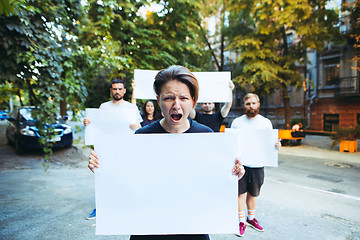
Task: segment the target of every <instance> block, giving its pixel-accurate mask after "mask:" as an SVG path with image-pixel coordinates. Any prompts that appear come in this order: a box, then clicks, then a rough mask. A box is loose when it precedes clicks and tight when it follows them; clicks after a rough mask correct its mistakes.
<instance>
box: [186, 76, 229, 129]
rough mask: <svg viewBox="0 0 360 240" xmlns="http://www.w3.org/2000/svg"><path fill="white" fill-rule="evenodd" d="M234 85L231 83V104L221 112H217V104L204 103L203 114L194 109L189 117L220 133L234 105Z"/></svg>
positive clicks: (225, 105) (225, 106) (226, 105)
mask: <svg viewBox="0 0 360 240" xmlns="http://www.w3.org/2000/svg"><path fill="white" fill-rule="evenodd" d="M234 87H235V86H234V83H233V82H232V81H230V82H229V88H230V90H231V97H230V102H226V103H225V104H224V106H223V107H222V108H221V110H220V111H218V112H215V103H202V105H201V107H202V110H203V112H202V113H200V112H197V111H195V109H193V110H192V111H191V112H190V115H189V117H190V118H191V119H194V120H195V121H197V122H198V123H201V124H204V125H206V126H208V127H210V128H211V129H212V130H213V131H214V132H219V131H220V127H221V124H222V123H223V121H224V119H225V118H226V117H227V115H228V114H229V111H230V108H231V105H232V98H233V97H232V91H233V89H234Z"/></svg>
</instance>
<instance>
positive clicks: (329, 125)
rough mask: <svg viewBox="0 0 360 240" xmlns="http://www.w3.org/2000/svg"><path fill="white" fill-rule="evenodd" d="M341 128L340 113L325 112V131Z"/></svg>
mask: <svg viewBox="0 0 360 240" xmlns="http://www.w3.org/2000/svg"><path fill="white" fill-rule="evenodd" d="M338 128H339V114H324V131H328V132H333V131H336V129H338Z"/></svg>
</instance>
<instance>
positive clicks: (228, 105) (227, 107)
mask: <svg viewBox="0 0 360 240" xmlns="http://www.w3.org/2000/svg"><path fill="white" fill-rule="evenodd" d="M229 87H230V89H231V97H230V102H227V103H225V104H224V106H223V107H222V108H221V110H220V112H221V116H222V117H223V118H226V117H227V115H228V114H229V112H230V109H231V105H232V100H233V94H232V92H233V90H234V87H235V85H234V83H233V82H232V81H230V82H229ZM194 118H195V117H194Z"/></svg>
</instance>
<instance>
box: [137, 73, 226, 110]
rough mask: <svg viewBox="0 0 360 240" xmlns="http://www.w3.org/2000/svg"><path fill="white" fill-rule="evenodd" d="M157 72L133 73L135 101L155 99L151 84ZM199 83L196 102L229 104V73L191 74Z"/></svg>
mask: <svg viewBox="0 0 360 240" xmlns="http://www.w3.org/2000/svg"><path fill="white" fill-rule="evenodd" d="M158 72H159V71H158V70H140V69H135V71H134V81H135V87H134V97H135V98H136V99H156V94H155V92H154V90H153V83H154V80H155V76H156V74H157V73H158ZM193 74H194V76H195V77H196V79H197V80H198V82H199V99H198V102H200V103H201V102H230V101H231V89H230V87H229V82H230V81H231V72H193Z"/></svg>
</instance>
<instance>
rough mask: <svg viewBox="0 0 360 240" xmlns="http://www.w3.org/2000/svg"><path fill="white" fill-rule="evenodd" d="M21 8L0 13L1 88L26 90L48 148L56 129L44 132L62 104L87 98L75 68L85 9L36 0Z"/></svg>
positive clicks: (59, 1)
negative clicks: (78, 37) (35, 110)
mask: <svg viewBox="0 0 360 240" xmlns="http://www.w3.org/2000/svg"><path fill="white" fill-rule="evenodd" d="M16 6H17V10H16V11H13V12H12V13H11V14H8V15H4V14H3V15H0V21H1V22H2V24H1V26H0V38H1V40H2V41H1V43H0V72H1V75H0V84H10V85H11V86H12V87H13V88H14V89H19V91H18V93H20V92H25V94H24V95H26V96H27V97H28V101H27V103H26V104H30V105H34V106H37V107H38V108H39V109H40V110H39V112H38V118H39V120H40V121H39V128H40V129H42V131H43V135H44V138H43V139H42V140H41V141H42V143H43V144H45V145H47V146H48V145H49V143H48V141H47V140H48V139H50V138H51V131H47V132H46V133H45V131H44V130H45V126H46V125H48V124H49V123H51V122H52V121H53V115H54V113H56V112H57V108H58V106H59V105H58V104H59V102H60V101H62V100H64V99H65V96H68V97H71V96H75V98H77V99H78V100H79V101H80V102H81V99H83V97H84V94H86V92H84V91H83V90H84V88H83V80H82V79H81V72H82V70H81V68H78V66H77V67H74V66H76V60H77V58H78V56H79V55H81V49H80V47H79V46H78V45H77V44H76V41H75V39H76V35H77V28H78V25H77V23H78V19H79V18H80V17H81V16H82V8H81V5H80V2H79V1H76V0H70V1H69V0H66V1H64V0H57V1H40V0H31V1H27V3H26V5H24V4H18V5H16ZM80 90H81V91H80ZM45 151H46V152H50V149H49V148H45ZM48 157H49V155H47V158H48Z"/></svg>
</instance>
